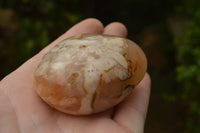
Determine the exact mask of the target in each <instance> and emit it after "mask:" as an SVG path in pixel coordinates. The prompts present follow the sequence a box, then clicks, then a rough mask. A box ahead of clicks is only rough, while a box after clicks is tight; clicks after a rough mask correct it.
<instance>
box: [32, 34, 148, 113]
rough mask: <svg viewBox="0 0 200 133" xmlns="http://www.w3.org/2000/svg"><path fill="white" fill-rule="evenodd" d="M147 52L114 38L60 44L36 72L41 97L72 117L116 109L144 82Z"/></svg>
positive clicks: (88, 38)
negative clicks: (115, 107)
mask: <svg viewBox="0 0 200 133" xmlns="http://www.w3.org/2000/svg"><path fill="white" fill-rule="evenodd" d="M146 68H147V61H146V57H145V55H144V52H143V51H142V50H141V49H140V48H139V46H138V45H136V44H135V43H134V42H132V41H130V40H128V39H125V38H121V37H117V36H110V35H92V34H83V35H76V36H73V37H71V38H68V39H66V40H63V41H61V42H59V43H58V44H57V45H56V46H55V47H53V48H52V49H51V50H50V51H49V52H48V53H47V54H46V55H45V56H44V57H43V59H42V60H41V62H40V63H39V65H38V67H37V69H36V71H35V86H36V91H37V93H38V95H39V96H40V97H41V98H42V99H43V100H44V101H45V102H46V103H47V104H49V105H50V106H51V107H53V108H55V109H57V110H59V111H61V112H65V113H68V114H73V115H88V114H93V113H97V112H101V111H104V110H107V109H109V108H112V107H113V106H115V105H117V104H118V103H120V102H121V101H122V100H123V99H124V98H125V97H126V96H128V95H129V94H130V93H131V91H132V90H133V88H134V87H135V86H136V85H137V84H138V83H139V82H140V81H141V80H142V78H143V77H144V74H145V72H146Z"/></svg>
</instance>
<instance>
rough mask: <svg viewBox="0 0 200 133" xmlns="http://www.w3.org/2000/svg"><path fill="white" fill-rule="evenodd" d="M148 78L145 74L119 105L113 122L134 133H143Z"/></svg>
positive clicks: (147, 97) (148, 92)
mask: <svg viewBox="0 0 200 133" xmlns="http://www.w3.org/2000/svg"><path fill="white" fill-rule="evenodd" d="M150 85H151V81H150V77H149V75H148V74H146V75H145V76H144V78H143V80H142V81H141V82H140V83H139V85H138V86H137V87H136V88H135V89H134V90H133V92H132V93H131V95H130V96H128V97H127V99H125V101H124V102H122V103H121V104H119V106H117V108H116V112H115V114H114V118H113V119H114V120H115V121H116V122H117V123H118V124H119V125H121V126H123V127H125V128H127V129H129V130H130V131H131V132H134V133H143V129H144V123H145V118H146V113H147V107H148V103H149V96H150Z"/></svg>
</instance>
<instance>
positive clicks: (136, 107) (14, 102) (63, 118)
mask: <svg viewBox="0 0 200 133" xmlns="http://www.w3.org/2000/svg"><path fill="white" fill-rule="evenodd" d="M88 27H89V28H88ZM91 28H92V29H91ZM111 29H112V30H111ZM120 29H121V31H120ZM123 30H124V31H123ZM125 30H126V29H125V28H124V27H123V25H121V24H119V23H113V24H110V25H108V26H107V27H106V28H104V29H103V26H102V25H101V24H100V22H99V21H97V20H94V19H88V20H85V21H83V22H81V23H79V24H77V25H76V26H74V27H73V28H72V29H70V30H69V31H68V32H67V33H65V34H64V35H62V36H61V37H60V38H58V39H57V40H56V41H55V42H53V43H52V44H51V45H49V46H48V47H47V48H45V49H44V50H43V51H41V52H40V53H39V54H37V55H36V56H34V57H33V58H31V59H30V60H28V61H27V62H26V63H24V64H23V65H22V66H21V67H20V68H18V69H17V70H16V71H14V72H13V73H11V74H10V75H8V76H7V77H6V78H4V79H3V80H2V81H1V84H0V116H1V117H0V132H3V133H4V132H6V133H9V132H10V133H18V132H22V133H31V132H33V133H51V132H52V133H105V132H109V133H112V132H113V133H128V132H143V126H144V120H145V115H146V110H147V105H148V97H149V88H150V80H149V77H148V76H147V75H146V76H145V78H144V80H143V81H142V83H141V84H140V85H139V86H138V87H137V88H136V89H135V90H134V91H135V92H134V93H132V94H131V95H130V96H129V97H128V98H127V99H126V101H125V102H123V103H121V104H120V105H119V107H118V108H115V109H111V110H108V111H106V112H102V113H98V114H94V115H89V116H72V115H67V114H64V113H62V112H59V111H56V110H55V109H52V108H51V107H49V106H48V105H47V104H45V103H44V102H43V101H42V100H41V99H40V98H39V97H38V95H37V94H36V92H35V89H34V87H33V73H34V70H35V68H36V66H37V64H38V62H39V60H40V59H41V57H42V56H43V55H44V54H45V53H46V51H48V50H49V49H50V48H51V47H52V46H53V45H54V44H55V43H56V42H58V41H60V40H62V39H63V38H66V37H68V36H71V35H73V34H79V33H84V32H87V33H105V34H115V35H119V36H125V34H126V31H125ZM137 91H138V92H137ZM141 91H145V92H141ZM140 93H141V94H140ZM142 93H145V94H142ZM133 97H135V98H133ZM140 104H143V105H140ZM140 106H141V107H140ZM113 112H115V113H114V114H113Z"/></svg>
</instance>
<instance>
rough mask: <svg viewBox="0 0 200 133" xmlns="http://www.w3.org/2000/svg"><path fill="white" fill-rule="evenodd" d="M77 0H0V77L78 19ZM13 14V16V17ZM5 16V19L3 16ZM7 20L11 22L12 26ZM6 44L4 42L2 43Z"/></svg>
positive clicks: (79, 15) (79, 13)
mask: <svg viewBox="0 0 200 133" xmlns="http://www.w3.org/2000/svg"><path fill="white" fill-rule="evenodd" d="M79 3H80V1H79V0H70V1H65V0H58V1H54V0H49V1H45V0H35V1H31V0H12V1H11V0H8V1H5V0H3V1H0V14H1V15H2V16H3V17H2V18H3V19H1V20H0V29H1V28H3V30H0V34H2V35H4V36H2V37H0V42H2V48H1V49H0V52H1V53H2V54H1V56H0V61H1V63H2V64H3V65H2V66H1V68H2V69H1V71H0V78H2V77H3V76H5V75H6V74H8V73H9V72H11V71H13V70H14V69H16V68H17V67H18V66H19V65H21V64H22V63H23V62H25V61H26V60H27V59H29V58H30V57H31V56H33V55H35V54H36V53H37V52H39V51H40V50H41V49H42V48H44V47H45V46H46V45H47V44H49V43H50V42H51V41H53V40H55V39H56V38H57V37H58V36H60V35H61V34H62V33H64V32H65V31H66V30H67V29H68V28H70V27H71V26H72V25H73V24H74V23H76V22H77V21H79V20H80V19H81V12H80V11H76V10H75V9H77V8H79V7H80V4H79ZM13 16H14V17H15V18H14V17H13ZM4 18H5V19H4ZM6 18H8V19H6ZM10 24H17V25H15V28H14V29H11V28H10ZM5 44H6V45H5Z"/></svg>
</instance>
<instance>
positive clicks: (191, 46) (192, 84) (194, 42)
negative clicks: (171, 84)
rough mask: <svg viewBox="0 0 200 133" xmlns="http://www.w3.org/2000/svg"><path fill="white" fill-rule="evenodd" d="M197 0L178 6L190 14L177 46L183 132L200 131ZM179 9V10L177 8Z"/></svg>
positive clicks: (199, 55)
mask: <svg viewBox="0 0 200 133" xmlns="http://www.w3.org/2000/svg"><path fill="white" fill-rule="evenodd" d="M199 4H200V2H199V1H195V0H193V1H185V3H184V4H183V5H182V6H180V7H179V9H181V10H182V11H181V12H184V13H186V14H188V15H189V16H190V19H189V23H188V28H187V30H186V32H185V34H184V36H183V38H180V39H179V41H178V42H176V46H177V59H178V66H177V80H178V81H179V83H180V85H181V88H182V90H181V92H180V94H179V97H180V98H181V99H183V100H184V101H185V103H187V106H188V115H187V120H186V129H185V133H199V132H200V127H199V125H200V98H199V95H200V88H199V87H200V8H199ZM179 11H180V10H179Z"/></svg>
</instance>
